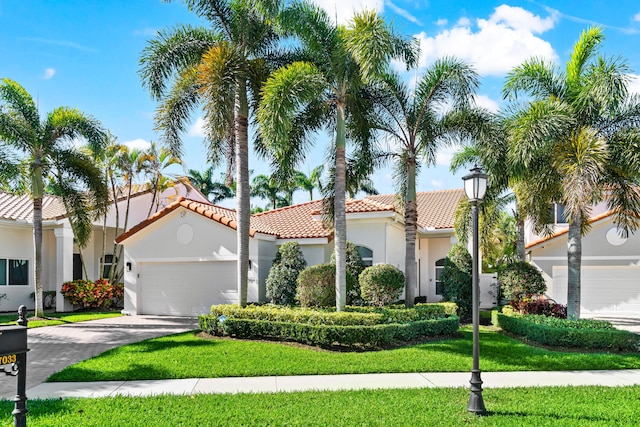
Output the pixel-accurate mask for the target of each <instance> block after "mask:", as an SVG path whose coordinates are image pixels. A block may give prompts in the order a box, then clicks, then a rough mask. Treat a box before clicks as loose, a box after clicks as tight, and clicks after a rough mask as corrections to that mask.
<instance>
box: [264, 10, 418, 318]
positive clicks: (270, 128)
mask: <svg viewBox="0 0 640 427" xmlns="http://www.w3.org/2000/svg"><path fill="white" fill-rule="evenodd" d="M280 23H281V25H282V27H283V28H284V29H285V30H286V31H287V32H288V34H290V35H293V36H295V37H297V38H298V39H299V40H300V41H301V44H302V46H303V48H304V49H305V51H306V53H307V55H308V57H309V58H313V62H311V61H297V62H294V63H292V64H290V65H288V66H286V67H282V68H280V69H278V70H277V71H275V72H274V73H273V74H272V75H271V76H270V77H269V80H268V81H267V82H266V84H265V86H264V88H263V92H262V95H263V99H262V102H261V105H260V109H259V111H258V121H259V124H260V132H261V136H262V138H263V142H264V144H265V146H266V147H267V149H268V150H269V152H270V153H271V154H272V155H273V156H274V158H275V161H276V164H277V167H278V169H279V172H280V173H281V174H286V173H290V174H293V173H294V171H295V167H296V165H297V164H298V163H299V162H300V160H301V158H302V157H304V154H305V152H306V148H307V147H308V146H309V145H310V143H311V140H310V136H311V135H312V132H313V131H315V130H318V129H320V128H322V127H324V126H330V128H331V129H332V131H333V133H334V141H333V143H334V148H335V149H334V150H332V151H333V155H334V156H335V198H334V213H335V216H334V230H335V239H334V241H335V253H336V308H337V310H344V307H345V303H346V269H345V267H346V264H345V263H346V234H347V228H346V214H345V192H346V142H347V130H348V129H347V120H350V121H351V123H354V124H355V123H356V120H353V119H355V118H357V117H359V116H360V115H362V113H360V114H359V113H358V111H359V109H358V107H359V105H358V104H359V103H361V102H362V101H363V98H360V97H359V95H361V94H362V89H363V86H364V85H365V84H366V83H368V82H370V81H372V80H373V79H374V78H375V77H377V76H378V75H380V74H381V73H382V72H383V71H384V70H386V69H387V67H388V63H389V60H390V59H391V58H393V57H395V58H398V59H401V60H404V61H406V62H409V63H411V64H413V62H415V60H416V45H415V44H414V43H410V42H408V41H406V40H404V39H403V38H401V37H399V36H398V35H396V34H395V33H394V32H393V30H392V29H391V28H390V27H389V26H388V25H387V24H386V23H385V22H384V20H383V19H382V18H381V17H380V16H378V15H376V14H375V13H373V12H367V11H365V12H361V13H359V14H357V15H356V16H355V17H354V18H353V20H352V21H351V22H350V24H349V26H348V27H346V28H345V27H342V26H337V25H335V24H334V23H333V22H332V20H331V18H330V17H329V15H328V14H327V13H326V12H325V11H324V10H322V9H321V8H319V7H317V6H315V5H312V4H310V3H304V2H303V3H294V4H292V5H291V6H290V7H289V8H287V9H286V10H285V11H284V12H283V13H282V14H281V15H280ZM360 111H361V110H360ZM303 118H304V119H312V120H314V121H313V122H309V121H304V120H303ZM359 124H362V123H359ZM350 133H351V135H353V136H366V129H362V126H361V127H360V129H352V130H351V132H350ZM353 139H355V138H353Z"/></svg>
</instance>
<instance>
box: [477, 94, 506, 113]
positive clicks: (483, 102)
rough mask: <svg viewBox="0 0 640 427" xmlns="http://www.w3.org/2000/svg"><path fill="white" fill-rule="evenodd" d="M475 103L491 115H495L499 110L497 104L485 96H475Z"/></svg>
mask: <svg viewBox="0 0 640 427" xmlns="http://www.w3.org/2000/svg"><path fill="white" fill-rule="evenodd" d="M475 101H476V104H477V105H479V106H480V107H484V108H486V109H487V110H489V111H491V112H492V113H496V112H498V110H499V109H500V106H499V105H498V103H497V102H496V101H494V100H493V99H491V98H489V97H488V96H486V95H476V96H475Z"/></svg>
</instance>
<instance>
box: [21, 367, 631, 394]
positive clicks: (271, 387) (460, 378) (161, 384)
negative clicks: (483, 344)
mask: <svg viewBox="0 0 640 427" xmlns="http://www.w3.org/2000/svg"><path fill="white" fill-rule="evenodd" d="M470 378H471V374H470V373H467V372H455V373H408V374H355V375H300V376H282V377H278V376H269V377H243V378H190V379H182V380H149V381H104V382H90V383H43V384H40V385H38V386H36V387H33V388H31V389H29V390H27V398H28V399H53V398H65V397H107V396H116V395H125V396H151V395H158V394H174V395H191V394H203V393H275V392H293V391H307V390H359V389H394V388H433V387H468V386H469V379H470ZM482 380H483V381H484V384H483V387H484V388H485V389H486V388H503V387H542V386H584V385H601V386H611V387H614V386H630V385H640V369H633V370H620V371H559V372H536V371H531V372H483V373H482Z"/></svg>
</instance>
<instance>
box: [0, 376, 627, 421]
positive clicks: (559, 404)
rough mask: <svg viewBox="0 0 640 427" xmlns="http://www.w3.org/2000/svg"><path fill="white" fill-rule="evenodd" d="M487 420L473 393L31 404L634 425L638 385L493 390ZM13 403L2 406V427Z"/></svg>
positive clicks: (86, 417)
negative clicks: (475, 409)
mask: <svg viewBox="0 0 640 427" xmlns="http://www.w3.org/2000/svg"><path fill="white" fill-rule="evenodd" d="M483 395H484V401H485V404H486V407H487V410H488V411H489V414H488V416H486V417H478V416H475V415H472V414H469V413H467V412H466V406H467V402H468V398H469V391H468V390H465V389H462V388H456V389H451V388H449V389H413V390H360V391H339V392H302V393H276V394H235V395H233V394H225V395H195V396H156V397H147V398H133V397H116V398H102V399H65V400H44V401H42V400H33V401H31V400H30V401H28V402H27V408H28V409H29V413H28V414H27V423H28V425H29V426H30V427H35V426H82V427H91V426H128V427H136V426H141V427H148V426H247V425H252V426H254V425H255V426H419V425H423V426H462V425H471V426H473V425H480V426H487V425H491V426H517V427H521V426H537V427H541V426H585V425H589V426H612V425H616V426H636V425H638V405H639V399H640V387H639V386H634V387H611V388H608V387H541V388H521V389H513V388H511V389H487V390H485V391H484V393H483ZM12 408H13V402H11V401H8V400H5V401H0V414H3V415H2V419H1V421H0V422H1V423H2V424H1V425H2V426H10V425H13V422H12V419H11V415H10V413H11V410H12Z"/></svg>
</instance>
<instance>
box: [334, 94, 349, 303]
mask: <svg viewBox="0 0 640 427" xmlns="http://www.w3.org/2000/svg"><path fill="white" fill-rule="evenodd" d="M337 113H338V117H337V119H338V120H337V123H336V179H335V187H336V188H335V196H334V201H333V210H334V214H333V215H334V238H335V243H334V244H335V253H336V310H337V311H344V309H345V306H346V305H347V265H346V259H347V215H346V212H345V194H346V171H347V168H346V153H345V152H346V133H345V112H344V105H343V104H338V109H337Z"/></svg>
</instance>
